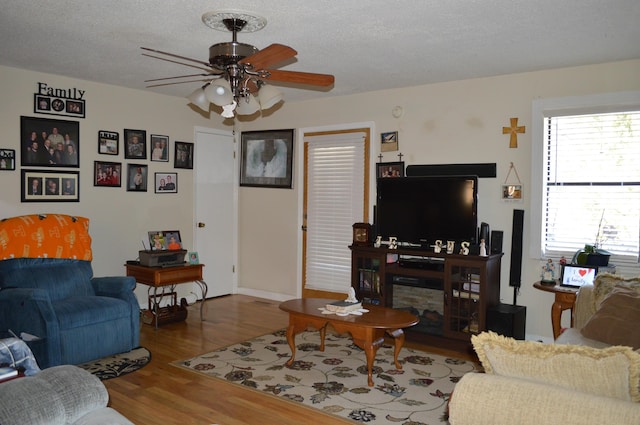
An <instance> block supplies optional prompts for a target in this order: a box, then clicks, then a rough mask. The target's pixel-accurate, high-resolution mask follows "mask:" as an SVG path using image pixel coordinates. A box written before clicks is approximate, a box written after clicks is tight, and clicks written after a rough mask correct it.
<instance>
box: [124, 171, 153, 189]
mask: <svg viewBox="0 0 640 425" xmlns="http://www.w3.org/2000/svg"><path fill="white" fill-rule="evenodd" d="M148 175H149V167H148V166H147V165H145V164H127V192H146V191H147V177H148Z"/></svg>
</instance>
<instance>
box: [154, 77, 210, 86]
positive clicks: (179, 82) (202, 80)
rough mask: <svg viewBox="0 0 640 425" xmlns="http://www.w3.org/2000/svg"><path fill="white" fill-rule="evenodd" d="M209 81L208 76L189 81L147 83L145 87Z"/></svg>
mask: <svg viewBox="0 0 640 425" xmlns="http://www.w3.org/2000/svg"><path fill="white" fill-rule="evenodd" d="M208 81H210V80H209V79H208V78H206V79H205V78H203V79H200V80H189V81H172V82H170V83H160V84H149V85H148V86H146V88H151V87H162V86H171V85H174V84H185V83H199V82H200V83H201V82H208Z"/></svg>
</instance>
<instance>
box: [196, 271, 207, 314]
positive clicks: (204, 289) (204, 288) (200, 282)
mask: <svg viewBox="0 0 640 425" xmlns="http://www.w3.org/2000/svg"><path fill="white" fill-rule="evenodd" d="M195 282H196V284H197V285H198V287H199V288H200V293H201V294H202V300H201V301H200V321H201V322H202V321H204V316H203V315H202V308H203V307H204V302H205V300H206V299H207V292H209V287H208V286H207V282H205V281H204V280H196V281H195Z"/></svg>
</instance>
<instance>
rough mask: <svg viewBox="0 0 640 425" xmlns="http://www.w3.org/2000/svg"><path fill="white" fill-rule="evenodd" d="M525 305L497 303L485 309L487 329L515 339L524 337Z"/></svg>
mask: <svg viewBox="0 0 640 425" xmlns="http://www.w3.org/2000/svg"><path fill="white" fill-rule="evenodd" d="M526 321H527V307H525V306H522V305H511V304H498V305H496V306H493V307H490V308H489V309H488V310H487V329H488V330H490V331H494V332H496V333H499V334H500V335H504V336H508V337H511V338H515V339H524V335H525V325H526Z"/></svg>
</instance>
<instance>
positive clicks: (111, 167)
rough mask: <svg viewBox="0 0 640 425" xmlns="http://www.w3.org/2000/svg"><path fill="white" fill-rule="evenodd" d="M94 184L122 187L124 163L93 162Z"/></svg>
mask: <svg viewBox="0 0 640 425" xmlns="http://www.w3.org/2000/svg"><path fill="white" fill-rule="evenodd" d="M93 164H94V166H93V185H94V186H105V187H120V186H121V185H122V184H121V176H122V164H121V163H119V162H103V161H94V162H93Z"/></svg>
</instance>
